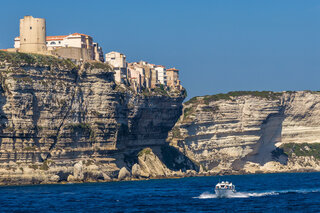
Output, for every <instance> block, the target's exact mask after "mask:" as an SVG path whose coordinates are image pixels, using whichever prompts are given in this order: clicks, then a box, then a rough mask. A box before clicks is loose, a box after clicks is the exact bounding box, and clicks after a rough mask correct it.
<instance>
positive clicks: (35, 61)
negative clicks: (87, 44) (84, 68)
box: [0, 51, 77, 70]
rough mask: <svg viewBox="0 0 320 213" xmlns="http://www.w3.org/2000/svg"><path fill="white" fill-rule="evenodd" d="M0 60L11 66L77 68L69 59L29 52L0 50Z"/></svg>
mask: <svg viewBox="0 0 320 213" xmlns="http://www.w3.org/2000/svg"><path fill="white" fill-rule="evenodd" d="M0 62H7V63H10V64H12V65H13V66H19V65H28V66H50V67H63V68H66V69H68V70H72V69H75V68H77V66H76V65H75V64H74V63H73V62H72V61H71V60H69V59H59V58H57V57H54V56H47V55H40V54H31V53H10V52H5V51H0Z"/></svg>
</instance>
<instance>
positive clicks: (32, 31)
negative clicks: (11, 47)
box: [20, 16, 47, 53]
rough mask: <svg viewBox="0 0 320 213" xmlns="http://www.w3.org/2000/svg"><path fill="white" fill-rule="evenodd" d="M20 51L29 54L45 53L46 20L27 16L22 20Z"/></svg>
mask: <svg viewBox="0 0 320 213" xmlns="http://www.w3.org/2000/svg"><path fill="white" fill-rule="evenodd" d="M20 38H21V42H20V51H21V52H27V53H45V52H46V51H47V46H46V20H45V19H43V18H33V17H32V16H25V17H24V18H23V19H20Z"/></svg>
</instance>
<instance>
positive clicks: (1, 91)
mask: <svg viewBox="0 0 320 213" xmlns="http://www.w3.org/2000/svg"><path fill="white" fill-rule="evenodd" d="M5 88H6V85H5V82H4V78H3V77H2V75H1V74H0V134H1V136H0V147H1V145H2V138H3V137H4V135H3V129H5V128H6V127H7V124H8V118H7V116H6V114H5V113H4V111H3V106H4V105H5V104H6V103H7V97H6V94H5Z"/></svg>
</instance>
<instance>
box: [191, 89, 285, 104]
mask: <svg viewBox="0 0 320 213" xmlns="http://www.w3.org/2000/svg"><path fill="white" fill-rule="evenodd" d="M246 95H250V96H254V97H260V98H266V99H269V100H276V99H279V97H280V96H281V95H282V93H281V92H271V91H232V92H228V93H219V94H215V95H206V96H203V97H193V98H191V99H190V100H189V101H187V102H186V103H185V104H186V105H188V104H194V103H198V102H199V103H204V104H207V105H208V104H209V103H210V102H212V101H219V100H231V99H232V97H239V96H246Z"/></svg>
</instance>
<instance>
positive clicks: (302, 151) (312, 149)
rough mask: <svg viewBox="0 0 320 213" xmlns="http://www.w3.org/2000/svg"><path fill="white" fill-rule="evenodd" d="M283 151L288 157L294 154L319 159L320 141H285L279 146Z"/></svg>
mask: <svg viewBox="0 0 320 213" xmlns="http://www.w3.org/2000/svg"><path fill="white" fill-rule="evenodd" d="M280 148H281V149H282V150H283V153H284V154H286V155H287V156H289V157H292V156H293V155H295V156H303V157H305V156H310V157H311V156H313V157H314V158H316V159H320V143H286V144H283V145H281V146H280Z"/></svg>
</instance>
